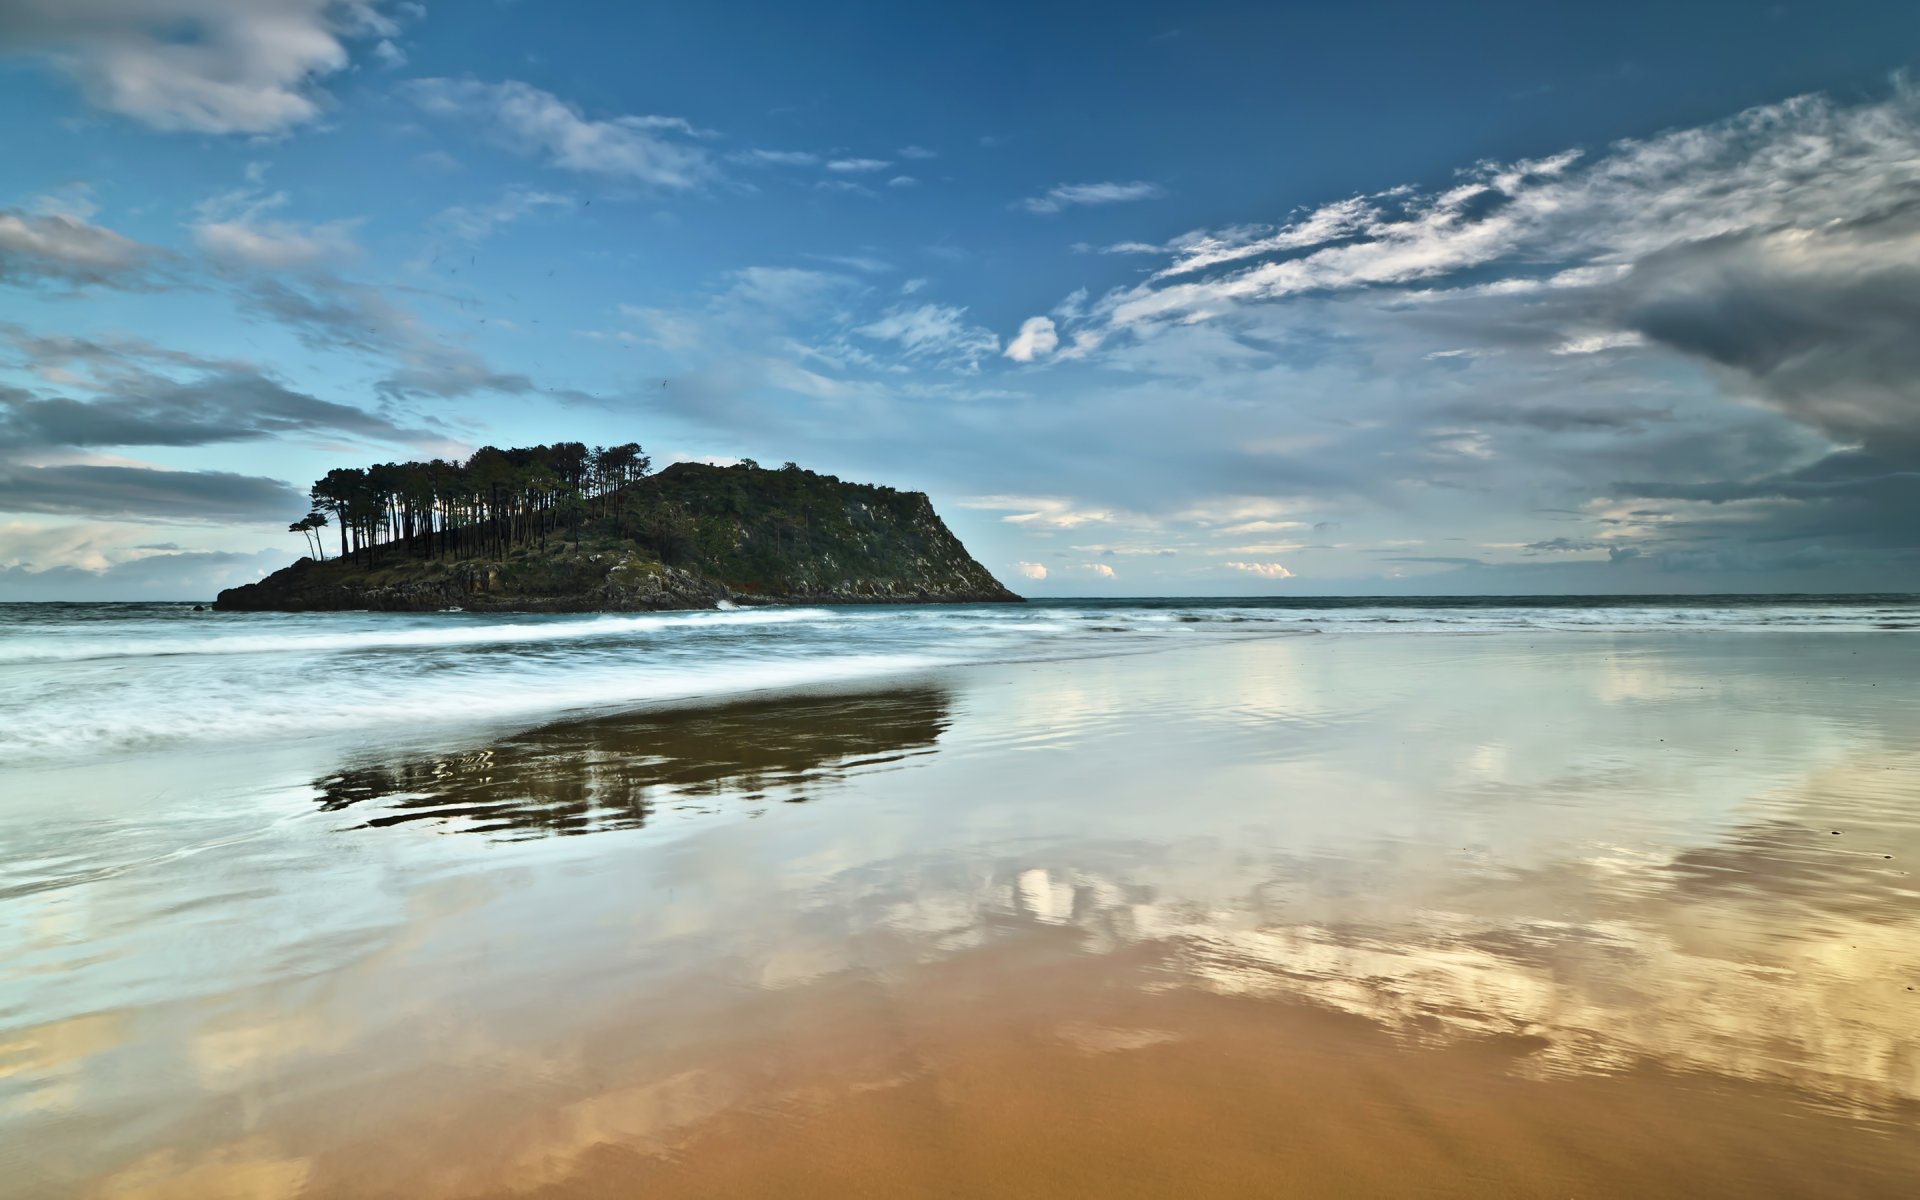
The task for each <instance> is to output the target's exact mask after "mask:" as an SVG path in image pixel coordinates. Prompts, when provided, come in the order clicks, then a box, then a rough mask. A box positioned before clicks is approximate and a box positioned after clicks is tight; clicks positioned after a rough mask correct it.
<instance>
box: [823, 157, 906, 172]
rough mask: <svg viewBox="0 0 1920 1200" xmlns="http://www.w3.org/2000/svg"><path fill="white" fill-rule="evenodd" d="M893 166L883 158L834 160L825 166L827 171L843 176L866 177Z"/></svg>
mask: <svg viewBox="0 0 1920 1200" xmlns="http://www.w3.org/2000/svg"><path fill="white" fill-rule="evenodd" d="M892 165H893V164H892V163H890V162H888V161H887V160H886V159H884V158H836V159H834V160H833V161H831V162H829V163H828V164H827V170H829V171H839V172H842V173H843V174H853V175H866V174H871V173H872V172H874V171H884V170H886V169H887V168H888V167H890V166H892Z"/></svg>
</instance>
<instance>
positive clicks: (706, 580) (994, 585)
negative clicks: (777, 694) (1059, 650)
mask: <svg viewBox="0 0 1920 1200" xmlns="http://www.w3.org/2000/svg"><path fill="white" fill-rule="evenodd" d="M603 508H604V509H605V515H600V516H595V517H593V518H591V519H589V520H584V521H582V522H580V523H579V524H578V525H577V526H575V527H574V528H572V529H570V530H567V531H565V534H564V536H561V535H555V536H553V537H551V538H549V539H548V541H547V544H546V545H545V546H544V547H541V546H530V547H520V548H516V549H514V550H512V551H511V552H509V553H505V554H499V555H494V556H481V557H464V558H447V557H436V556H432V555H429V554H427V553H425V552H424V551H417V550H415V549H414V548H409V547H407V546H405V545H401V544H392V543H390V544H387V545H383V546H380V547H378V548H377V549H375V550H373V551H372V552H370V553H362V554H360V555H357V556H353V557H349V558H345V559H341V558H336V559H332V560H329V561H326V562H315V561H314V560H312V559H301V560H300V561H299V562H296V563H294V564H293V565H292V566H290V567H287V568H285V569H284V570H280V571H276V572H274V573H273V574H272V575H269V576H267V577H266V578H265V579H262V580H261V581H260V582H258V583H251V584H246V585H243V586H241V587H236V588H229V589H227V590H226V591H224V592H221V593H220V596H219V598H218V599H217V600H215V601H214V607H215V608H218V609H222V610H227V611H280V612H306V611H326V610H339V609H377V610H393V611H409V612H428V611H436V610H441V609H450V608H458V609H469V610H476V611H495V612H600V611H651V610H661V609H684V608H713V607H716V606H718V605H719V604H720V603H721V602H723V601H725V602H730V603H734V604H874V603H896V604H939V603H982V602H1002V601H1018V600H1019V599H1020V597H1019V596H1016V595H1014V594H1013V593H1012V592H1010V591H1008V590H1007V589H1006V588H1004V587H1002V586H1001V585H1000V583H999V581H998V580H996V579H994V577H993V576H992V574H991V573H990V572H988V571H987V569H986V568H985V567H983V566H981V565H980V564H979V563H978V562H975V561H974V559H973V557H972V556H971V555H969V554H968V553H967V550H966V547H964V546H962V545H961V544H960V540H959V539H958V538H956V537H954V536H953V533H952V531H951V530H949V529H948V528H947V526H946V523H945V522H944V521H942V520H941V519H940V517H939V515H938V514H936V513H935V512H934V511H933V505H932V503H931V502H930V501H928V499H927V497H926V495H925V494H924V493H921V492H900V491H895V490H894V489H892V488H886V487H873V486H869V485H866V484H854V483H845V482H842V481H841V480H839V479H836V478H834V477H833V476H831V475H816V474H814V473H813V472H810V471H803V470H799V469H798V468H794V467H788V468H785V469H782V470H762V469H760V468H758V467H754V466H750V465H745V466H737V467H711V466H706V465H704V464H699V463H679V464H676V465H674V466H671V467H668V468H667V469H665V470H664V471H661V472H660V473H659V474H658V475H654V476H651V477H649V478H646V479H643V480H641V481H639V482H638V483H635V484H632V485H630V486H628V487H627V488H625V489H624V490H623V491H621V492H620V493H619V494H617V495H616V496H615V497H613V500H612V502H611V503H609V504H607V505H604V506H603Z"/></svg>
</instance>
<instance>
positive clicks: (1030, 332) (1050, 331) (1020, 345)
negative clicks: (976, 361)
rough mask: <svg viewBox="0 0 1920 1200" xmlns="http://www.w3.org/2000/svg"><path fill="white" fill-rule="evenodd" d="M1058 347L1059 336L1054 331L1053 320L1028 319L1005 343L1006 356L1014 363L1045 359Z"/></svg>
mask: <svg viewBox="0 0 1920 1200" xmlns="http://www.w3.org/2000/svg"><path fill="white" fill-rule="evenodd" d="M1059 345H1060V336H1059V334H1058V333H1056V332H1055V331H1054V328H1053V318H1051V317H1028V318H1027V319H1026V320H1025V321H1022V322H1021V323H1020V332H1019V333H1017V334H1015V335H1014V338H1013V340H1012V341H1010V342H1008V343H1007V349H1006V356H1007V357H1008V358H1010V359H1012V360H1013V361H1015V362H1023V363H1025V362H1032V361H1033V360H1035V359H1037V358H1045V357H1046V356H1047V355H1049V354H1052V353H1053V352H1054V350H1055V348H1056V347H1058V346H1059Z"/></svg>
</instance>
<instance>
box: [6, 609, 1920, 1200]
mask: <svg viewBox="0 0 1920 1200" xmlns="http://www.w3.org/2000/svg"><path fill="white" fill-rule="evenodd" d="M1008 619H1012V618H1008ZM1102 619H1106V618H1102ZM1098 628H1105V627H1104V626H1098ZM1140 648H1141V649H1142V650H1143V652H1140V653H1102V654H1097V655H1089V654H1084V653H1078V652H1076V653H1073V654H1068V653H1065V652H1062V653H1060V654H1058V655H1050V654H1049V655H1028V656H1026V657H1021V658H1017V659H1014V660H1012V661H975V662H971V663H964V664H949V663H937V662H930V663H926V664H921V665H913V664H909V665H908V666H906V667H905V668H903V669H899V670H892V671H889V672H887V673H884V674H882V675H878V676H876V677H871V678H869V677H864V676H862V677H859V678H830V679H821V680H816V681H813V682H809V683H806V684H805V685H804V686H784V687H774V688H772V689H767V688H757V689H754V690H753V691H752V692H751V694H750V695H745V696H741V697H737V698H733V699H728V700H724V701H722V700H715V699H701V698H697V697H696V698H693V699H688V700H684V701H681V702H677V703H671V704H664V705H662V704H656V705H655V706H653V707H648V708H644V709H640V710H637V711H600V712H596V713H594V714H591V715H586V716H581V717H578V718H570V719H566V720H560V721H553V722H549V723H539V722H532V721H521V722H518V723H516V722H513V721H495V723H494V724H493V725H492V726H490V727H489V728H487V729H484V730H463V729H459V728H454V727H443V726H439V725H435V724H433V723H432V722H430V721H425V720H420V721H415V720H404V721H403V720H398V719H396V720H395V721H394V722H393V723H392V726H391V727H382V728H379V729H373V730H360V731H357V732H355V733H354V735H353V736H352V737H326V736H315V737H311V738H304V739H303V738H299V737H291V736H285V735H283V734H281V733H276V734H275V736H272V737H266V736H261V737H258V738H253V739H250V740H242V741H236V742H233V743H231V744H216V743H213V742H207V743H204V744H199V743H196V744H195V745H193V746H191V747H185V746H168V745H166V744H151V745H148V744H142V745H139V746H135V747H133V748H131V749H123V750H115V751H114V752H111V753H108V752H105V751H102V752H101V753H98V754H88V755H85V756H78V757H66V758H61V757H55V756H42V757H41V758H39V759H35V758H33V757H32V756H31V755H27V756H24V757H23V758H22V759H21V761H20V762H18V763H15V764H11V765H9V766H8V767H7V768H6V769H5V770H4V772H3V773H0V792H4V794H5V800H4V804H3V805H0V1180H4V1181H5V1182H4V1183H0V1193H3V1194H5V1195H7V1196H9V1197H19V1198H22V1200H39V1198H41V1197H47V1198H51V1197H67V1196H76V1195H77V1196H99V1197H183V1198H184V1197H193V1198H196V1200H201V1198H209V1200H210V1198H217V1197H229V1196H232V1197H241V1196H244V1197H252V1198H276V1200H277V1198H279V1197H294V1196H304V1197H333V1196H353V1197H361V1196H396V1197H399V1196H406V1197H445V1198H448V1200H452V1198H462V1200H464V1198H469V1197H494V1196H501V1197H504V1196H518V1197H560V1196H579V1197H599V1196H625V1195H649V1196H741V1195H781V1196H821V1197H827V1196H855V1195H866V1196H952V1195H1035V1196H1063V1195H1102V1196H1132V1195H1138V1196H1159V1195H1168V1194H1187V1195H1253V1194H1281V1193H1284V1194H1302V1195H1392V1194H1406V1195H1414V1194H1417V1195H1436V1196H1486V1195H1589V1196H1591V1195H1635V1196H1697V1195H1701V1194H1722V1195H1743V1196H1806V1195H1816V1194H1820V1195H1838V1194H1845V1195H1858V1196H1888V1197H1893V1196H1907V1195H1911V1194H1912V1191H1913V1181H1914V1180H1915V1179H1920V1037H1916V1031H1920V990H1916V989H1920V884H1917V883H1916V878H1915V877H1914V876H1913V874H1912V871H1913V870H1914V869H1915V866H1916V864H1917V863H1920V640H1916V639H1915V638H1914V637H1913V636H1912V634H1911V633H1909V632H1904V631H1901V630H1890V629H1878V628H1872V627H1865V626H1863V627H1860V628H1848V629H1841V630H1834V629H1811V630H1807V629H1795V628H1778V627H1775V628H1765V629H1757V628H1745V629H1733V630H1730V629H1722V628H1713V627H1703V628H1697V629H1672V628H1660V629H1625V628H1596V629H1591V630H1569V629H1564V628H1535V629H1507V630H1483V631H1477V632H1459V633H1444V632H1433V631H1425V632H1365V631H1354V630H1347V631H1341V632H1335V633H1328V634H1322V635H1309V634H1305V633H1293V634H1280V635H1274V636H1259V637H1244V638H1243V637H1238V636H1234V637H1218V638H1193V639H1187V640H1177V639H1176V640H1168V641H1161V642H1155V643H1153V644H1151V645H1143V646H1141V647H1140ZM551 652H552V649H551V647H549V646H547V645H546V644H545V643H538V642H535V643H533V645H532V648H531V649H530V650H529V651H528V653H529V654H530V655H535V656H538V655H541V654H547V653H551ZM977 657H980V658H984V659H991V658H993V657H995V656H994V655H981V656H977ZM90 669H95V668H90ZM97 669H98V670H101V671H105V670H106V669H107V668H105V667H99V668H97ZM395 669H396V670H398V668H395ZM378 674H379V673H378V672H370V673H369V675H368V678H378ZM101 678H103V679H104V678H105V677H104V676H102V677H101ZM417 682H418V680H405V679H396V683H395V686H396V687H400V686H403V685H406V686H411V685H412V684H414V683H417ZM776 682H777V681H776ZM92 686H96V687H100V686H105V685H104V684H101V683H99V682H98V681H96V682H95V684H93V685H92ZM163 742H164V739H162V743H163Z"/></svg>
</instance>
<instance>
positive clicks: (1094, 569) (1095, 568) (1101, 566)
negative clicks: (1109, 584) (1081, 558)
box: [1080, 563, 1114, 579]
mask: <svg viewBox="0 0 1920 1200" xmlns="http://www.w3.org/2000/svg"><path fill="white" fill-rule="evenodd" d="M1080 569H1081V570H1083V571H1085V572H1087V573H1088V574H1090V575H1094V576H1097V577H1099V578H1101V579H1112V578H1113V577H1114V575H1113V568H1112V567H1110V566H1108V565H1107V564H1105V563H1081V564H1080Z"/></svg>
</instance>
